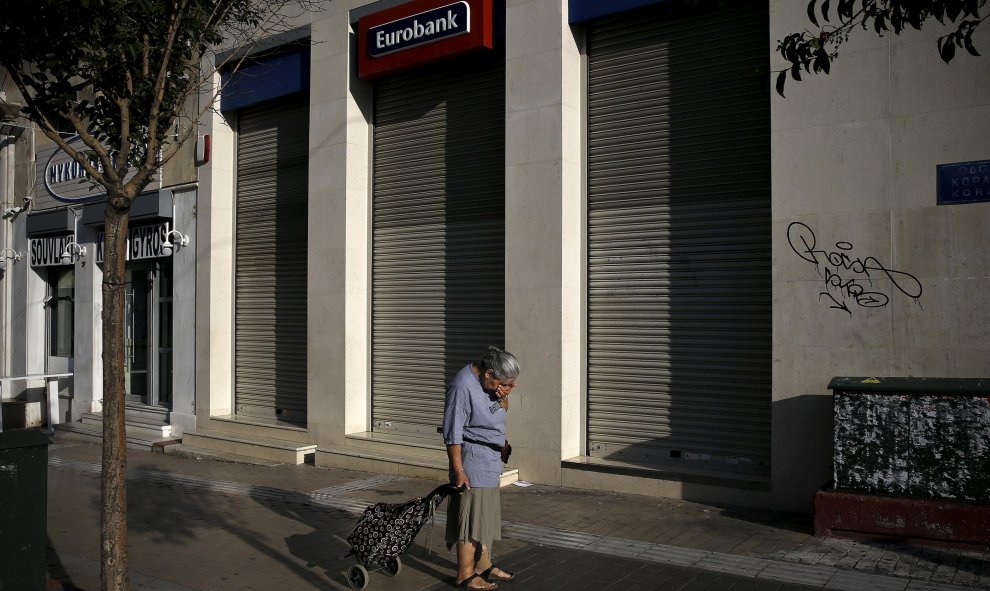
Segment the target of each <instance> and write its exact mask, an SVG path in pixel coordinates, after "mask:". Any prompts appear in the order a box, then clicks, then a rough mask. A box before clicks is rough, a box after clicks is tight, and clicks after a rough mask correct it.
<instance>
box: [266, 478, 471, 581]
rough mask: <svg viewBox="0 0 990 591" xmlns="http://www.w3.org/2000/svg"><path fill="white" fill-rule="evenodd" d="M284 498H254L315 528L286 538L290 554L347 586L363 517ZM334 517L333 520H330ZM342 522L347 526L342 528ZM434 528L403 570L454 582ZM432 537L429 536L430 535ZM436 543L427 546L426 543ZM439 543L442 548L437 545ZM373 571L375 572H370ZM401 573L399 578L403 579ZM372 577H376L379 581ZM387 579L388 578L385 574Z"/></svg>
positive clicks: (297, 496) (299, 497) (302, 498)
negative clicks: (354, 534) (355, 532)
mask: <svg viewBox="0 0 990 591" xmlns="http://www.w3.org/2000/svg"><path fill="white" fill-rule="evenodd" d="M280 497H281V498H272V497H271V496H267V495H253V496H252V498H253V499H254V500H255V501H256V502H257V503H258V504H259V505H262V506H264V507H266V508H267V509H269V510H270V511H272V512H273V513H276V514H278V515H280V516H282V517H285V518H289V519H293V520H295V521H298V522H299V523H302V524H305V525H308V526H310V527H312V528H313V531H312V532H309V533H305V534H299V533H297V534H293V535H290V536H288V537H286V538H285V542H286V546H287V548H288V550H289V552H290V553H291V554H292V555H293V556H295V557H296V558H298V559H300V560H302V561H304V562H305V563H306V564H307V566H315V567H318V568H320V569H322V570H323V572H324V573H325V574H326V576H327V577H329V578H331V579H333V580H335V581H336V582H340V583H341V584H343V585H347V571H348V569H349V568H350V567H351V566H353V565H355V564H358V560H357V558H356V557H355V556H353V555H349V552H350V546H349V545H348V543H347V540H346V538H347V536H348V535H349V534H350V533H351V530H352V529H353V527H354V525H355V524H356V523H357V521H358V518H359V517H360V516H359V515H357V514H352V513H348V512H344V511H340V510H338V509H333V508H330V507H326V506H324V505H322V504H320V503H318V502H314V500H313V499H312V498H311V497H309V496H308V495H306V494H304V493H291V492H289V491H283V493H282V495H280ZM330 515H332V517H329V516H330ZM341 519H343V520H344V523H343V524H341ZM433 527H434V526H433V525H431V524H429V523H428V524H427V525H425V526H424V527H423V530H422V531H421V532H420V534H419V535H418V536H417V540H423V542H422V543H421V542H420V541H414V542H413V544H412V545H411V546H410V547H409V549H408V550H407V551H406V552H405V554H404V555H403V556H402V557H401V558H402V564H403V570H402V572H406V570H407V569H408V570H413V571H417V572H418V573H419V574H420V575H422V576H424V577H427V578H431V579H435V580H441V581H442V580H445V579H452V578H453V572H454V568H455V565H454V563H453V561H451V560H450V559H449V558H447V557H446V554H445V552H446V550H445V549H444V550H440V549H439V548H442V547H443V532H442V531H439V533H437V532H436V531H433V532H429V531H428V530H430V529H431V528H433ZM428 534H429V535H428ZM427 539H429V540H431V541H432V542H434V543H430V544H429V546H427V543H426V540H427ZM438 539H439V542H440V544H439V547H437V544H436V543H435V542H436V540H438ZM368 570H369V571H372V569H371V568H369V569H368ZM402 572H400V574H399V575H398V576H399V577H402V576H403V574H402ZM375 576H376V575H375V574H372V577H375ZM381 576H382V577H384V576H385V575H384V574H381Z"/></svg>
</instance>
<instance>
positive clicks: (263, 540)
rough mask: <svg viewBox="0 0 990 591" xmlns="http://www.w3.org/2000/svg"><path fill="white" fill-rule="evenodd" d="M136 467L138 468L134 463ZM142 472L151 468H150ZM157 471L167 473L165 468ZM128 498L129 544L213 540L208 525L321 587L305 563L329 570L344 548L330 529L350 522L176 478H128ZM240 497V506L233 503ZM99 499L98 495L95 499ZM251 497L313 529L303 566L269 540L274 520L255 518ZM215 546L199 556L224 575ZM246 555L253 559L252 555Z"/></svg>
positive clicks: (331, 512) (340, 515)
mask: <svg viewBox="0 0 990 591" xmlns="http://www.w3.org/2000/svg"><path fill="white" fill-rule="evenodd" d="M135 469H140V468H137V467H135ZM144 472H145V473H152V471H151V470H144ZM160 474H162V475H167V473H160ZM248 486H250V485H248ZM255 488H263V487H251V488H250V490H252V491H253V490H254V489H255ZM127 497H128V503H127V504H128V530H129V533H130V536H131V545H133V543H134V540H135V538H136V536H143V537H144V539H145V540H147V541H149V542H151V543H152V544H157V545H162V546H166V545H174V546H189V545H193V544H197V543H198V544H209V543H211V540H209V539H208V538H207V536H205V535H203V534H205V533H206V532H207V531H208V530H214V531H222V532H224V533H225V534H227V535H230V536H234V537H236V538H237V539H238V540H240V541H241V542H243V543H244V544H245V545H247V546H248V547H249V548H250V549H251V550H252V551H254V552H257V553H258V554H259V555H261V556H263V557H264V558H266V559H267V560H271V561H274V562H277V563H279V564H280V565H282V566H283V567H284V568H285V569H287V570H289V571H290V572H292V573H293V574H294V575H295V576H297V577H298V579H299V580H300V581H303V582H305V583H306V584H308V585H310V586H312V587H313V588H325V587H326V584H327V581H326V579H325V578H323V577H322V576H320V574H318V573H317V572H314V571H313V570H312V568H309V567H310V565H318V566H319V567H320V568H323V569H324V570H325V571H326V572H328V573H329V572H331V571H332V567H333V564H334V559H333V558H332V556H333V555H335V554H338V553H339V554H343V553H344V552H345V551H346V550H345V549H344V547H343V544H342V543H341V542H340V541H339V540H338V539H337V538H335V537H334V535H333V534H334V533H335V532H337V531H340V529H341V527H342V524H344V523H347V522H349V521H350V519H351V516H350V515H349V514H347V513H345V512H343V511H339V510H335V509H328V508H323V507H320V508H319V510H316V509H315V508H312V507H305V506H301V505H297V504H295V503H286V508H285V509H276V507H278V506H279V505H280V504H282V503H281V502H278V503H276V502H274V501H273V500H272V499H271V498H268V497H265V496H256V495H254V494H248V495H247V496H245V495H243V494H229V493H223V492H217V491H213V490H201V489H197V488H196V487H193V486H187V485H183V484H178V483H176V484H167V483H162V482H155V483H153V484H152V483H148V482H144V481H142V480H129V481H128V495H127ZM238 500H240V505H238V504H237V501H238ZM98 501H99V499H98V498H97V499H96V500H95V502H97V503H98ZM250 501H254V502H255V503H257V504H259V505H261V507H263V508H264V509H266V510H275V512H276V513H279V514H281V515H285V516H288V517H292V518H293V519H296V520H297V521H299V522H300V523H302V524H305V525H306V526H308V527H311V528H313V532H312V533H310V534H306V536H307V538H308V539H309V540H308V544H307V546H308V548H310V549H311V550H310V551H309V552H308V554H307V556H308V558H307V556H297V558H301V559H303V560H306V565H303V564H299V562H298V561H297V560H295V559H293V557H292V556H291V555H289V554H288V553H287V552H286V549H285V548H282V547H279V544H277V543H273V542H274V540H273V537H274V536H277V535H278V534H277V533H276V532H272V531H271V530H270V529H266V528H270V527H271V526H272V523H273V522H272V521H270V520H267V519H261V518H259V517H258V516H257V515H256V514H255V512H254V511H253V510H252V508H250V507H246V506H245V504H247V505H250ZM275 539H277V538H275ZM217 550H219V549H218V548H204V553H203V560H213V561H216V563H217V565H218V566H217V568H218V577H219V576H220V575H222V574H223V573H222V572H221V571H220V570H219V569H223V568H224V561H223V560H222V559H219V558H218V557H217V556H216V555H215V554H214V553H215V552H216V551H217ZM292 554H295V552H292ZM133 555H134V553H133V551H132V556H133ZM238 558H240V557H238ZM244 558H245V559H246V560H251V558H250V557H244ZM226 568H228V569H231V570H233V569H234V568H235V566H234V565H231V564H228V565H226ZM221 578H222V577H221Z"/></svg>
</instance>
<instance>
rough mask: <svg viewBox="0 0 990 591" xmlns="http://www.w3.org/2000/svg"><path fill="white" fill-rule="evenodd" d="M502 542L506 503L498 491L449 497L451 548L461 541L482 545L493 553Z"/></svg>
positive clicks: (448, 528)
mask: <svg viewBox="0 0 990 591" xmlns="http://www.w3.org/2000/svg"><path fill="white" fill-rule="evenodd" d="M501 539H502V501H501V497H500V495H499V489H498V487H495V488H472V489H471V490H467V491H464V492H463V493H460V494H457V493H453V494H451V495H450V496H449V497H447V535H446V541H447V548H448V549H449V548H452V547H453V545H454V543H455V542H458V541H461V540H463V541H474V542H481V543H482V544H484V545H485V546H487V547H488V549H489V550H491V547H492V542H495V541H497V540H501Z"/></svg>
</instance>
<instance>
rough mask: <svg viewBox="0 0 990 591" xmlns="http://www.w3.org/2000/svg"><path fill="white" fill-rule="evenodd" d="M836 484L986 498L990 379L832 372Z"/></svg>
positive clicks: (932, 496) (838, 486)
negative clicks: (884, 376)
mask: <svg viewBox="0 0 990 591" xmlns="http://www.w3.org/2000/svg"><path fill="white" fill-rule="evenodd" d="M828 387H829V389H830V390H832V391H833V395H834V399H833V408H834V427H833V428H834V431H833V437H834V440H833V461H834V478H835V488H836V490H840V491H858V492H866V493H876V494H883V495H892V496H902V497H918V498H925V499H949V500H957V501H971V502H978V503H987V502H990V380H986V379H947V378H862V377H857V378H852V377H837V378H833V379H832V381H831V382H830V383H829V386H828Z"/></svg>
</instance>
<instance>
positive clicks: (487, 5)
mask: <svg viewBox="0 0 990 591" xmlns="http://www.w3.org/2000/svg"><path fill="white" fill-rule="evenodd" d="M492 47H493V40H492V0H459V1H457V2H450V0H446V1H442V0H441V1H438V0H413V1H412V2H406V3H405V4H401V5H399V6H394V7H392V8H389V9H387V10H383V11H381V12H376V13H374V14H370V15H367V16H364V17H361V19H360V20H359V21H358V53H359V56H358V75H359V76H361V77H362V78H372V77H375V76H380V75H382V74H386V73H393V72H398V71H402V70H408V69H411V68H413V67H416V66H419V65H424V64H426V63H429V62H432V61H436V60H439V59H442V58H445V57H448V56H453V55H457V54H461V53H466V52H470V51H475V50H478V49H482V48H489V49H490V48H492Z"/></svg>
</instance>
